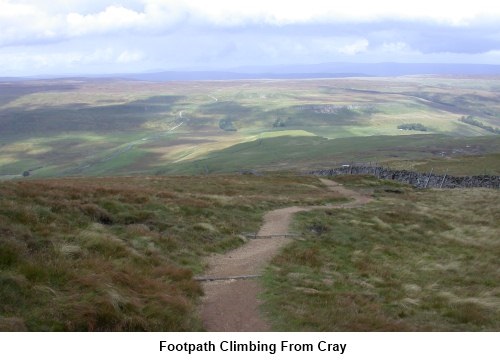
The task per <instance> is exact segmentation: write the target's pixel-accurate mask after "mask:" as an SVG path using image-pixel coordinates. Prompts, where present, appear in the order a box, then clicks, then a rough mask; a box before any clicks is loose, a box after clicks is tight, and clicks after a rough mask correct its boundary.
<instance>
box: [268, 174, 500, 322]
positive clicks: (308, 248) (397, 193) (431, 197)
mask: <svg viewBox="0 0 500 362" xmlns="http://www.w3.org/2000/svg"><path fill="white" fill-rule="evenodd" d="M336 180H339V181H340V182H341V183H343V184H345V185H349V186H350V187H355V188H357V189H358V190H360V192H367V193H372V194H373V195H374V197H375V201H373V202H372V203H370V204H368V205H365V206H363V207H362V208H357V209H342V210H341V209H337V210H323V211H314V212H309V213H302V214H300V215H299V217H298V218H297V219H296V223H295V232H296V233H299V234H301V235H302V236H301V238H300V240H297V241H296V242H294V243H293V244H291V245H290V246H289V247H287V248H286V249H285V250H284V251H283V252H282V253H281V255H279V256H278V257H276V258H275V259H274V261H273V263H272V265H271V266H270V267H269V269H268V271H267V273H266V275H265V278H264V280H265V285H266V293H265V299H266V304H265V309H266V310H267V311H268V312H269V315H270V316H271V319H272V321H273V323H274V327H275V329H277V330H283V331H498V330H500V289H499V284H498V280H500V274H499V270H500V261H499V260H500V239H499V238H498V235H499V234H500V227H499V225H498V220H499V218H500V193H499V192H498V191H493V190H485V189H468V190H425V191H422V190H414V189H412V188H410V187H408V186H403V185H400V184H395V183H391V182H381V181H379V180H376V179H373V178H370V177H360V176H342V177H337V178H336Z"/></svg>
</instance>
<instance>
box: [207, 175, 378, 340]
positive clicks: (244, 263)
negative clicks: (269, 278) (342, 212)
mask: <svg viewBox="0 0 500 362" xmlns="http://www.w3.org/2000/svg"><path fill="white" fill-rule="evenodd" d="M321 181H322V182H323V183H324V184H325V185H326V186H327V187H328V188H329V189H330V190H331V191H332V192H335V193H337V194H339V195H341V196H345V197H348V198H351V199H353V200H352V201H350V202H348V203H345V204H341V205H332V206H304V207H296V206H294V207H287V208H283V209H278V210H273V211H270V212H268V213H267V214H266V215H265V216H264V224H263V225H262V227H261V229H260V231H259V232H258V234H257V236H258V237H259V236H260V237H263V236H269V235H284V234H287V233H288V232H289V230H288V229H289V226H290V223H291V221H292V217H293V215H294V214H295V213H297V212H300V211H309V210H317V209H335V208H351V207H358V206H360V205H363V204H366V203H367V202H369V201H370V200H371V199H370V198H369V197H367V196H365V195H361V194H359V193H357V192H355V191H352V190H348V189H346V188H344V187H342V185H340V184H338V183H336V182H334V181H331V180H326V179H321ZM291 241H292V239H290V238H286V237H282V236H280V237H272V238H264V239H252V240H251V241H249V242H248V243H246V244H245V245H243V246H242V247H241V248H238V249H235V250H232V251H230V252H228V253H226V254H216V255H213V256H211V257H209V258H208V260H207V263H208V266H209V267H208V272H207V274H206V275H205V276H204V278H206V279H210V278H213V279H216V280H206V281H203V282H202V283H203V289H204V291H205V296H204V298H203V301H202V306H201V316H202V319H203V326H204V328H205V329H206V330H207V331H211V332H261V331H270V326H269V324H268V323H267V322H266V321H265V318H262V316H261V314H260V312H259V305H260V301H259V300H258V295H259V294H260V293H261V291H262V287H261V285H260V283H259V280H258V278H256V277H255V276H258V275H259V274H260V273H261V272H262V270H263V269H264V267H265V266H266V265H267V264H268V263H269V261H270V260H271V259H272V258H273V257H274V256H275V255H276V254H277V253H278V252H279V250H280V249H281V248H282V247H283V246H284V245H286V244H287V243H289V242H291ZM238 278H242V279H238ZM264 317H265V316H264Z"/></svg>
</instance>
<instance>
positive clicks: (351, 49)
mask: <svg viewBox="0 0 500 362" xmlns="http://www.w3.org/2000/svg"><path fill="white" fill-rule="evenodd" d="M368 45H370V43H369V42H368V40H366V39H360V40H357V41H356V42H354V43H351V44H348V45H345V46H343V47H341V48H340V49H339V53H341V54H346V55H356V54H358V53H362V52H365V51H366V50H367V49H368Z"/></svg>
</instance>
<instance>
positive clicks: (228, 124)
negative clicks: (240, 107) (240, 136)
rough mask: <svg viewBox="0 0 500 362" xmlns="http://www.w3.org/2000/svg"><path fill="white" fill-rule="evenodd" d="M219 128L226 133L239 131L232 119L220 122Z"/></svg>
mask: <svg viewBox="0 0 500 362" xmlns="http://www.w3.org/2000/svg"><path fill="white" fill-rule="evenodd" d="M219 128H220V129H222V130H224V131H233V132H235V131H237V129H236V127H235V126H234V124H233V121H232V120H231V119H230V118H224V119H221V120H220V121H219Z"/></svg>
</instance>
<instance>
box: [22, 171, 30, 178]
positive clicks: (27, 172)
mask: <svg viewBox="0 0 500 362" xmlns="http://www.w3.org/2000/svg"><path fill="white" fill-rule="evenodd" d="M29 175H31V173H30V172H29V171H24V172H23V177H28V176H29Z"/></svg>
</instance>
